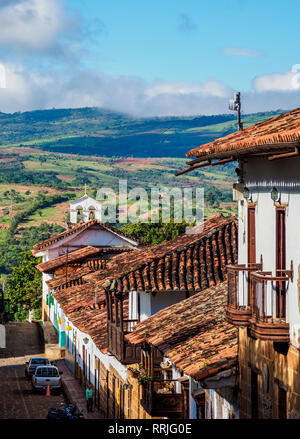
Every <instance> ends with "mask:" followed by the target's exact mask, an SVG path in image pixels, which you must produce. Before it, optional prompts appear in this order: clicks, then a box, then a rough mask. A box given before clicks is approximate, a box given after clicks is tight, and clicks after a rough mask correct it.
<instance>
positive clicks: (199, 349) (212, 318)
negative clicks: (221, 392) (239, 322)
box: [126, 282, 238, 380]
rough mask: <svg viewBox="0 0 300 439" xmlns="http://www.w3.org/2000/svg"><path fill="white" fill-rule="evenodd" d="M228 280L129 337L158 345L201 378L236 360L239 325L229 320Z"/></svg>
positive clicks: (151, 320)
mask: <svg viewBox="0 0 300 439" xmlns="http://www.w3.org/2000/svg"><path fill="white" fill-rule="evenodd" d="M226 303H227V284H226V282H222V283H219V284H218V285H216V286H213V287H210V288H206V289H205V290H203V291H201V292H199V293H196V294H195V295H194V296H192V297H190V298H188V299H185V300H182V301H181V302H179V303H176V304H175V305H172V306H170V307H168V308H165V309H163V310H161V311H159V312H158V313H156V314H154V315H152V316H151V317H149V318H148V319H146V320H144V321H142V322H141V323H139V324H138V325H137V326H136V327H135V330H134V332H132V333H131V334H128V335H127V336H126V337H127V338H128V340H129V341H130V342H131V343H133V344H138V343H141V342H145V341H146V342H148V343H150V344H152V345H154V346H155V347H157V348H158V349H159V350H160V351H161V352H162V353H163V354H164V355H165V356H166V357H168V358H169V359H170V360H171V361H172V363H173V364H174V365H175V366H176V367H178V368H179V369H180V370H182V371H183V372H184V373H186V374H187V375H190V376H192V377H193V378H195V379H197V380H199V379H203V378H205V377H207V376H211V375H214V374H215V373H217V372H220V371H222V370H225V369H227V368H230V367H232V366H233V365H235V364H236V363H237V354H238V340H237V329H236V328H235V327H234V326H232V325H230V324H229V323H227V322H226V319H225V307H226Z"/></svg>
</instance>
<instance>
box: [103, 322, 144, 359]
mask: <svg viewBox="0 0 300 439" xmlns="http://www.w3.org/2000/svg"><path fill="white" fill-rule="evenodd" d="M134 323H137V320H123V325H122V327H121V326H118V325H116V324H115V323H114V322H107V329H108V350H109V352H110V353H111V354H113V355H114V356H115V357H116V358H117V359H118V360H119V361H120V362H121V363H123V364H133V363H139V362H140V361H141V347H140V345H132V344H131V343H129V341H127V340H126V338H125V335H126V334H129V333H130V332H131V330H132V329H131V328H133V324H134ZM124 328H125V329H124ZM128 329H129V330H128Z"/></svg>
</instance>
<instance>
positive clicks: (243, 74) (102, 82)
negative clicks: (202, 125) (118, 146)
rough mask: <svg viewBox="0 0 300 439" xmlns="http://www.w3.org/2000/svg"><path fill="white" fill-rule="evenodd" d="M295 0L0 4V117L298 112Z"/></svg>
mask: <svg viewBox="0 0 300 439" xmlns="http://www.w3.org/2000/svg"><path fill="white" fill-rule="evenodd" d="M299 29H300V2H299V0H286V1H285V2H282V0H280V1H279V0H272V1H271V0H263V1H262V0H214V1H212V0H185V1H183V0H0V111H3V112H17V111H27V110H34V109H45V108H54V107H55V108H69V107H72V108H76V107H85V106H97V107H102V108H106V109H110V110H114V111H118V112H124V113H129V114H131V115H133V116H135V117H152V116H164V115H184V116H189V115H196V114H220V113H227V112H228V111H229V110H228V99H230V98H231V97H232V95H233V93H234V92H235V91H240V92H241V96H242V109H243V112H244V113H249V112H256V111H271V110H276V109H287V110H288V109H293V108H296V107H300V45H299V39H300V37H299Z"/></svg>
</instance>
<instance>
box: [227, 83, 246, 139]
mask: <svg viewBox="0 0 300 439" xmlns="http://www.w3.org/2000/svg"><path fill="white" fill-rule="evenodd" d="M229 110H232V111H237V117H238V126H239V130H240V131H242V130H243V124H242V122H241V93H240V92H239V91H238V92H236V93H234V95H233V99H230V100H229Z"/></svg>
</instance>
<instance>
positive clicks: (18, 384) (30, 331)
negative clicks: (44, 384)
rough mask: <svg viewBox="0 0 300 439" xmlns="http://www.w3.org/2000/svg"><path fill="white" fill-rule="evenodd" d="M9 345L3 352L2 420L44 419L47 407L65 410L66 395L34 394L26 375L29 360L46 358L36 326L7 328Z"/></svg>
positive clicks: (0, 361)
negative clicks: (37, 357)
mask: <svg viewBox="0 0 300 439" xmlns="http://www.w3.org/2000/svg"><path fill="white" fill-rule="evenodd" d="M6 344H7V346H6V349H0V419H45V418H46V416H47V409H48V407H57V408H64V407H65V404H66V401H65V397H64V396H63V395H50V396H49V397H47V396H46V395H45V392H43V393H40V394H32V391H31V382H30V380H27V379H26V378H25V375H24V369H25V362H26V361H28V360H29V358H30V357H32V356H39V355H41V356H44V354H43V353H42V352H43V346H42V344H41V339H40V334H39V332H38V327H37V325H35V324H30V323H11V324H8V325H6Z"/></svg>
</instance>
